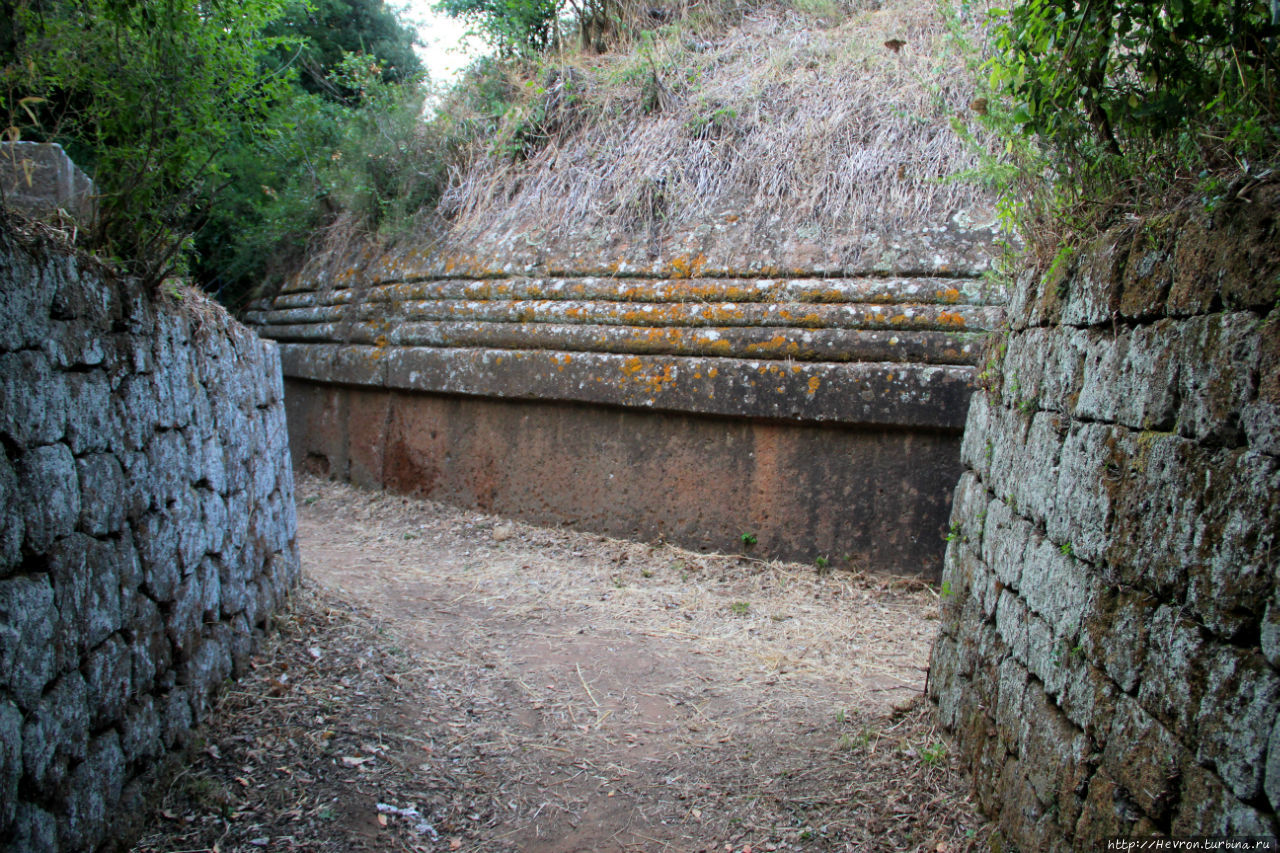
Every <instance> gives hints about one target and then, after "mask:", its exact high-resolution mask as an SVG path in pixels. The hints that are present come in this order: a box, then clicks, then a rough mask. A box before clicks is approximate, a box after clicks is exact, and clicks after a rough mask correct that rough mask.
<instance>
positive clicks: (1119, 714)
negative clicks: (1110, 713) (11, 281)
mask: <svg viewBox="0 0 1280 853" xmlns="http://www.w3.org/2000/svg"><path fill="white" fill-rule="evenodd" d="M1192 763H1194V757H1193V756H1192V755H1191V753H1189V752H1188V751H1187V749H1186V748H1185V747H1184V746H1183V745H1182V744H1181V743H1179V742H1178V740H1177V738H1175V737H1174V736H1173V734H1172V733H1171V732H1170V731H1169V730H1168V729H1166V728H1165V727H1164V726H1162V725H1161V724H1160V722H1159V720H1157V719H1156V718H1155V717H1152V716H1151V715H1150V714H1148V713H1147V712H1146V711H1144V710H1143V709H1142V707H1141V706H1140V705H1139V704H1138V703H1137V702H1135V701H1134V700H1132V699H1130V698H1129V697H1128V696H1122V697H1120V698H1119V701H1118V702H1117V705H1116V715H1115V718H1114V719H1113V720H1112V722H1111V731H1110V732H1109V733H1108V735H1107V745H1106V747H1105V749H1104V750H1103V752H1102V767H1103V769H1104V770H1106V772H1107V773H1108V774H1109V775H1110V776H1111V778H1113V779H1115V780H1116V782H1117V783H1119V784H1120V785H1121V786H1122V787H1123V788H1124V791H1125V794H1126V796H1127V799H1128V800H1130V801H1132V802H1133V803H1134V804H1136V805H1137V806H1138V807H1139V808H1140V809H1141V810H1142V812H1143V813H1144V814H1145V815H1146V816H1147V817H1149V818H1152V819H1154V820H1156V821H1164V820H1167V819H1168V817H1169V815H1170V813H1171V811H1172V809H1173V807H1174V806H1175V805H1176V804H1177V796H1178V781H1179V779H1181V777H1182V773H1183V770H1184V769H1185V768H1186V767H1188V766H1190V765H1191V764H1192Z"/></svg>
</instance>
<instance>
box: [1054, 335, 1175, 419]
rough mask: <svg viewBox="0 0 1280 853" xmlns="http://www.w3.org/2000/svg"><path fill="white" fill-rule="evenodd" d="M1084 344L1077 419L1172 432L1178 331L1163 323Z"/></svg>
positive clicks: (1093, 338) (1097, 337)
mask: <svg viewBox="0 0 1280 853" xmlns="http://www.w3.org/2000/svg"><path fill="white" fill-rule="evenodd" d="M1086 340H1087V341H1088V348H1087V350H1086V355H1085V359H1084V372H1083V378H1082V381H1081V385H1080V395H1079V398H1078V400H1077V403H1076V409H1075V415H1076V417H1078V418H1084V419H1088V420H1098V421H1111V422H1115V423H1120V424H1124V425H1125V426H1129V427H1133V428H1135V429H1152V430H1167V429H1171V428H1172V427H1173V423H1174V416H1175V414H1176V411H1177V410H1176V407H1177V405H1178V396H1177V390H1178V389H1177V381H1178V376H1179V361H1178V359H1177V357H1176V356H1177V354H1178V344H1179V340H1180V338H1179V335H1178V327H1177V325H1176V324H1175V323H1174V322H1173V321H1171V320H1163V321H1159V322H1157V323H1154V324H1152V325H1149V326H1140V327H1138V328H1136V329H1134V330H1132V331H1129V330H1125V331H1122V332H1120V333H1118V334H1113V333H1111V332H1110V331H1102V330H1091V331H1089V332H1088V333H1087V338H1086Z"/></svg>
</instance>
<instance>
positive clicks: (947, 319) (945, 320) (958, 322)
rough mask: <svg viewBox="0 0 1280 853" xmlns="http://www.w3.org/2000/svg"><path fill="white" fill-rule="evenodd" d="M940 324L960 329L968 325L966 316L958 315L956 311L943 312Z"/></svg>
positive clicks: (939, 318)
mask: <svg viewBox="0 0 1280 853" xmlns="http://www.w3.org/2000/svg"><path fill="white" fill-rule="evenodd" d="M938 323H939V325H943V326H955V327H956V328H959V329H963V328H964V327H965V326H966V325H967V324H966V323H965V319H964V315H963V314H958V313H956V312H955V311H943V312H941V313H939V314H938Z"/></svg>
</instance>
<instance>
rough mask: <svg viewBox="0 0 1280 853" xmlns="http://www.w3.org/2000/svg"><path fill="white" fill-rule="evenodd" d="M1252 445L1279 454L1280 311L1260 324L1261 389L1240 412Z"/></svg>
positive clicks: (1259, 379) (1241, 421)
mask: <svg viewBox="0 0 1280 853" xmlns="http://www.w3.org/2000/svg"><path fill="white" fill-rule="evenodd" d="M1240 424H1241V427H1242V428H1243V429H1244V433H1245V437H1246V439H1247V440H1248V442H1249V447H1250V449H1252V450H1256V451H1258V452H1259V453H1269V454H1271V455H1272V456H1280V311H1277V310H1275V309H1273V310H1272V311H1271V313H1270V314H1269V315H1268V316H1267V319H1266V322H1264V323H1262V324H1261V325H1260V326H1259V327H1258V389H1257V394H1256V396H1255V397H1254V399H1253V400H1252V401H1251V402H1249V403H1246V404H1245V406H1244V408H1243V409H1242V410H1241V412H1240Z"/></svg>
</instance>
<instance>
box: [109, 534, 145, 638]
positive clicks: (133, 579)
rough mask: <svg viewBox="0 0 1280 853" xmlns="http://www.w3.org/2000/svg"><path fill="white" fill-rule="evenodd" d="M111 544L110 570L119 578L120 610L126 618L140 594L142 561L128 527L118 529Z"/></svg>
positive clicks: (131, 612)
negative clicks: (111, 564) (117, 534)
mask: <svg viewBox="0 0 1280 853" xmlns="http://www.w3.org/2000/svg"><path fill="white" fill-rule="evenodd" d="M112 544H113V549H112V550H113V553H112V554H111V558H110V559H111V561H112V562H113V563H114V568H113V569H112V571H113V572H114V573H115V575H116V576H117V577H119V578H120V612H121V614H123V616H124V618H126V619H128V618H129V617H130V616H131V615H132V614H133V612H134V606H135V604H136V602H137V599H138V596H139V595H142V594H143V593H142V591H141V587H142V577H143V573H142V561H141V560H140V559H139V558H138V549H137V547H136V546H135V545H134V542H133V531H132V530H130V529H129V528H128V527H126V528H124V529H123V530H121V531H120V534H119V536H118V537H117V538H116V539H115V541H114V543H112Z"/></svg>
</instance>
